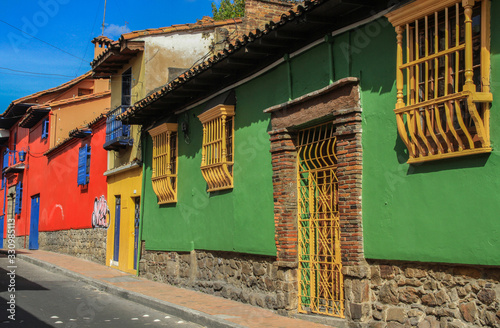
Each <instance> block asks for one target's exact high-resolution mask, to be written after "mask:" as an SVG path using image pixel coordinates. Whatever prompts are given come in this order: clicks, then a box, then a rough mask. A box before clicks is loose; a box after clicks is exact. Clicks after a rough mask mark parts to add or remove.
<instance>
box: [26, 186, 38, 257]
mask: <svg viewBox="0 0 500 328" xmlns="http://www.w3.org/2000/svg"><path fill="white" fill-rule="evenodd" d="M39 213H40V195H37V196H33V197H31V217H30V239H29V245H28V246H29V249H38V218H39Z"/></svg>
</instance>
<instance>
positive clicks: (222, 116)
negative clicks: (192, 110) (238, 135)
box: [198, 105, 234, 192]
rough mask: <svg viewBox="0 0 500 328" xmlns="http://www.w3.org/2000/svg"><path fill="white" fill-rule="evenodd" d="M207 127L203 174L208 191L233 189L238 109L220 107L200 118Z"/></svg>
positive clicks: (202, 156) (203, 145) (201, 115)
mask: <svg viewBox="0 0 500 328" xmlns="http://www.w3.org/2000/svg"><path fill="white" fill-rule="evenodd" d="M198 118H199V119H200V121H201V123H202V124H203V144H202V149H201V173H202V174H203V178H204V179H205V181H206V182H207V186H208V188H207V191H208V192H211V191H217V190H224V189H231V188H233V164H234V159H233V142H234V140H233V136H234V119H233V118H234V106H229V105H218V106H215V107H214V108H212V109H209V110H208V111H206V112H204V113H202V114H200V115H199V116H198Z"/></svg>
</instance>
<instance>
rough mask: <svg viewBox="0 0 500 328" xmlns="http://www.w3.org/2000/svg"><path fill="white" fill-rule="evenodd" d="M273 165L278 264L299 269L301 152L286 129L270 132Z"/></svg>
mask: <svg viewBox="0 0 500 328" xmlns="http://www.w3.org/2000/svg"><path fill="white" fill-rule="evenodd" d="M269 135H270V136H271V137H270V140H271V156H272V165H273V188H274V193H273V196H274V225H275V240H276V249H277V261H278V263H279V264H280V265H282V266H287V267H295V266H297V170H296V158H297V156H296V155H297V152H296V149H295V144H294V136H293V135H291V134H290V133H289V132H288V131H287V130H286V129H280V130H273V131H271V132H269Z"/></svg>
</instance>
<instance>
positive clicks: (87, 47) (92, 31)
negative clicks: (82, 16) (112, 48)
mask: <svg viewBox="0 0 500 328" xmlns="http://www.w3.org/2000/svg"><path fill="white" fill-rule="evenodd" d="M99 7H100V1H99V4H97V10H96V12H95V17H94V23H93V24H92V30H91V31H90V35H89V40H90V39H91V37H92V35H93V34H94V28H95V23H96V22H97V15H98V14H99ZM89 43H90V42H87V45H86V46H85V52H84V53H83V57H85V56H86V55H87V50H88V49H89ZM84 61H85V59H82V60H81V61H80V66H79V67H78V70H77V71H76V73H75V75H78V72H79V71H80V69H81V68H82V64H83V62H84Z"/></svg>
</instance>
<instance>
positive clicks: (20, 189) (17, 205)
mask: <svg viewBox="0 0 500 328" xmlns="http://www.w3.org/2000/svg"><path fill="white" fill-rule="evenodd" d="M22 199H23V184H22V183H21V182H18V183H17V185H16V199H15V205H14V206H15V208H14V213H15V214H20V213H21V205H22Z"/></svg>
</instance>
